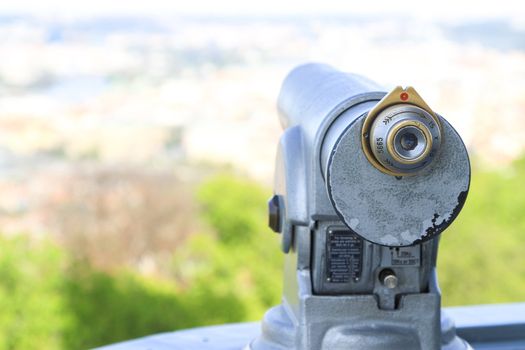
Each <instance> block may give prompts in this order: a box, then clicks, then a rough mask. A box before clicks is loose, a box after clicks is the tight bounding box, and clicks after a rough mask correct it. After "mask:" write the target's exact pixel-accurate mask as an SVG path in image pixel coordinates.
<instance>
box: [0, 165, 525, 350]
mask: <svg viewBox="0 0 525 350" xmlns="http://www.w3.org/2000/svg"><path fill="white" fill-rule="evenodd" d="M523 178H525V159H524V160H521V161H519V162H517V163H516V164H514V166H513V167H512V168H511V169H508V170H507V171H505V172H501V173H498V172H488V171H476V172H475V175H474V176H473V182H472V187H471V192H470V195H469V198H468V200H467V204H466V206H465V208H464V210H463V212H462V213H461V215H460V216H459V218H458V219H457V220H456V222H455V223H454V224H453V225H452V227H451V228H450V229H449V230H448V231H447V232H446V233H445V234H444V235H443V238H442V241H441V247H440V254H439V260H438V266H439V272H440V276H439V277H440V284H441V287H442V291H443V301H444V304H445V305H460V304H476V303H492V302H507V301H523V298H524V297H523V295H524V293H525V255H524V254H522V247H523V246H525V215H523V213H524V212H525V187H524V186H522V185H521V182H522V179H523ZM269 195H270V192H269V190H267V189H264V188H262V187H261V186H260V185H258V184H256V183H253V182H250V181H247V180H244V179H241V178H239V177H235V176H232V175H229V174H225V175H218V176H215V177H213V178H211V179H210V180H208V181H207V182H204V183H203V184H202V185H201V186H200V187H199V189H198V191H197V193H196V199H197V202H198V206H199V213H200V214H199V215H200V217H201V221H202V225H200V226H201V227H203V228H201V229H199V230H200V231H199V232H194V233H193V234H191V235H190V236H188V237H187V238H186V240H185V241H183V242H181V243H180V244H181V245H182V246H181V247H180V249H176V250H175V252H174V254H173V255H172V258H171V263H170V266H169V267H168V271H169V275H168V276H166V275H158V276H157V275H144V274H139V273H138V272H135V271H133V270H131V269H129V267H122V268H121V269H114V270H111V271H110V272H108V271H103V270H100V269H99V268H98V267H95V266H94V265H93V264H90V263H89V261H86V260H85V259H78V258H75V257H74V255H73V254H72V253H71V252H70V251H68V250H67V249H65V248H64V246H58V245H56V244H53V243H50V242H48V241H45V240H40V239H36V238H33V237H31V238H30V237H24V236H19V237H13V238H5V237H0V310H1V312H0V348H1V349H36V348H37V349H61V348H62V349H85V348H89V347H94V346H99V345H104V344H108V343H112V342H116V341H120V340H125V339H130V338H134V337H139V336H143V335H146V334H151V333H156V332H163V331H170V330H174V329H180V328H186V327H193V326H200V325H208V324H220V323H225V322H237V321H246V320H256V319H259V318H260V317H261V316H262V314H263V312H264V311H265V310H266V309H267V308H268V307H270V306H271V305H274V304H277V303H278V302H279V300H280V297H281V290H282V286H281V284H282V283H281V280H282V272H281V268H282V261H283V255H282V253H281V251H280V249H279V236H277V235H275V234H273V233H272V232H271V231H270V230H269V229H267V227H266V224H267V218H266V201H267V198H268V197H269ZM101 244H102V243H101Z"/></svg>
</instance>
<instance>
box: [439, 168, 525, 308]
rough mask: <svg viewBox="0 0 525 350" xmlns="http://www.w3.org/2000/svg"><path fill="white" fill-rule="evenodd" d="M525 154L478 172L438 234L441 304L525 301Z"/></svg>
mask: <svg viewBox="0 0 525 350" xmlns="http://www.w3.org/2000/svg"><path fill="white" fill-rule="evenodd" d="M524 179H525V158H522V159H520V160H519V161H517V162H516V163H514V164H513V166H512V167H510V168H508V169H504V170H503V171H500V172H495V171H492V172H488V171H476V169H474V174H473V176H472V183H471V188H470V192H469V196H468V198H467V203H466V204H465V207H464V209H463V211H462V212H461V213H460V215H459V217H458V218H457V220H456V221H455V222H454V223H453V224H452V225H451V227H450V228H449V229H448V230H447V231H445V233H444V234H443V236H442V238H441V244H440V248H439V249H440V252H439V255H438V272H439V283H440V286H441V290H442V294H443V303H444V305H467V304H482V303H499V302H513V301H525V254H524V253H523V248H524V247H525V186H523V180H524Z"/></svg>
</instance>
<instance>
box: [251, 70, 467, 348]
mask: <svg viewBox="0 0 525 350" xmlns="http://www.w3.org/2000/svg"><path fill="white" fill-rule="evenodd" d="M278 110H279V118H280V122H281V125H282V127H283V129H284V132H283V135H282V137H281V139H280V143H279V146H278V150H277V158H276V168H275V183H274V196H273V197H272V198H271V199H270V201H269V213H270V226H271V227H272V229H273V230H274V231H276V232H278V233H280V234H281V237H282V250H283V252H284V253H285V254H286V259H285V269H284V270H285V271H284V291H283V299H282V304H281V305H278V306H276V307H274V308H272V309H270V310H269V311H268V312H267V313H266V315H265V317H264V319H263V321H262V331H261V335H260V336H259V337H257V338H256V339H254V340H253V341H252V342H251V343H250V344H249V345H247V347H246V348H247V349H251V350H270V349H297V350H299V349H301V350H302V349H304V350H306V349H312V350H313V349H316V350H318V349H330V350H334V349H360V350H370V349H392V350H395V349H404V350H406V349H447V350H455V349H458V350H459V349H470V346H469V345H468V344H467V343H466V342H465V341H463V340H462V339H460V338H459V337H457V336H456V334H455V329H454V325H453V322H452V321H451V320H450V319H449V318H447V317H446V315H442V313H441V305H440V304H441V303H440V300H441V298H440V292H439V288H438V284H437V278H436V272H435V266H436V258H437V249H438V242H439V235H440V234H441V233H442V232H443V230H445V229H446V228H447V227H448V226H449V225H450V224H451V223H452V221H453V220H454V219H455V218H456V216H457V215H458V213H459V211H460V210H461V208H462V206H463V204H464V202H465V200H466V196H467V193H468V188H469V183H470V164H469V159H468V154H467V152H466V149H465V146H464V144H463V142H462V141H461V138H460V137H459V135H458V134H457V133H456V131H455V130H454V129H453V128H452V126H451V125H450V124H449V123H448V122H447V121H446V120H445V119H444V118H442V117H441V116H439V115H438V114H436V113H435V112H434V111H433V110H431V109H430V107H428V105H426V103H425V102H424V101H423V100H422V98H421V97H420V96H419V95H418V94H417V92H416V91H415V90H414V89H412V88H407V89H402V88H401V87H398V88H396V89H394V90H393V91H391V92H390V93H388V92H387V91H386V90H385V89H384V88H382V87H381V86H379V85H378V84H376V83H374V82H372V81H370V80H368V79H366V78H364V77H361V76H359V75H355V74H347V73H342V72H339V71H337V70H335V69H333V68H331V67H329V66H326V65H321V64H307V65H303V66H299V67H297V68H296V69H294V70H293V71H292V72H291V73H290V74H289V75H288V77H287V78H286V79H285V81H284V83H283V85H282V88H281V92H280V95H279V100H278Z"/></svg>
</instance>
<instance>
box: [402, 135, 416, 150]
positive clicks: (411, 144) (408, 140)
mask: <svg viewBox="0 0 525 350" xmlns="http://www.w3.org/2000/svg"><path fill="white" fill-rule="evenodd" d="M416 146H417V137H416V135H414V134H413V133H411V132H407V133H406V134H404V135H403V136H401V147H403V149H404V150H405V151H412V150H413V149H414V148H416Z"/></svg>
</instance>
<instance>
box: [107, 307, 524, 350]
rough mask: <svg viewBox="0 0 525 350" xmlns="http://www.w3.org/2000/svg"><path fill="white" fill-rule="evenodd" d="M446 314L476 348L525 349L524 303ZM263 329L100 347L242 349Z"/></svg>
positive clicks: (217, 329) (244, 326)
mask: <svg viewBox="0 0 525 350" xmlns="http://www.w3.org/2000/svg"><path fill="white" fill-rule="evenodd" d="M444 313H447V314H448V315H450V316H451V319H454V320H455V322H456V330H457V332H458V334H460V335H462V337H463V338H464V339H465V340H467V341H468V342H469V343H471V344H472V346H473V348H474V349H476V350H523V349H525V303H516V304H496V305H476V306H463V307H452V308H445V309H444ZM449 326H450V325H442V328H446V327H449ZM260 331H261V324H260V323H259V322H253V323H241V324H228V325H221V326H213V327H201V328H193V329H187V330H182V331H177V332H170V333H162V334H156V335H150V336H147V337H144V338H140V339H134V340H128V341H125V342H122V343H117V344H114V345H108V346H105V347H102V348H99V350H241V349H243V347H244V346H245V345H246V344H247V343H248V342H250V340H251V339H253V338H254V337H255V336H257V334H259V333H260ZM446 336H447V335H446V333H445V337H446ZM408 350H409V349H408ZM444 350H446V348H445V349H444Z"/></svg>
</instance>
